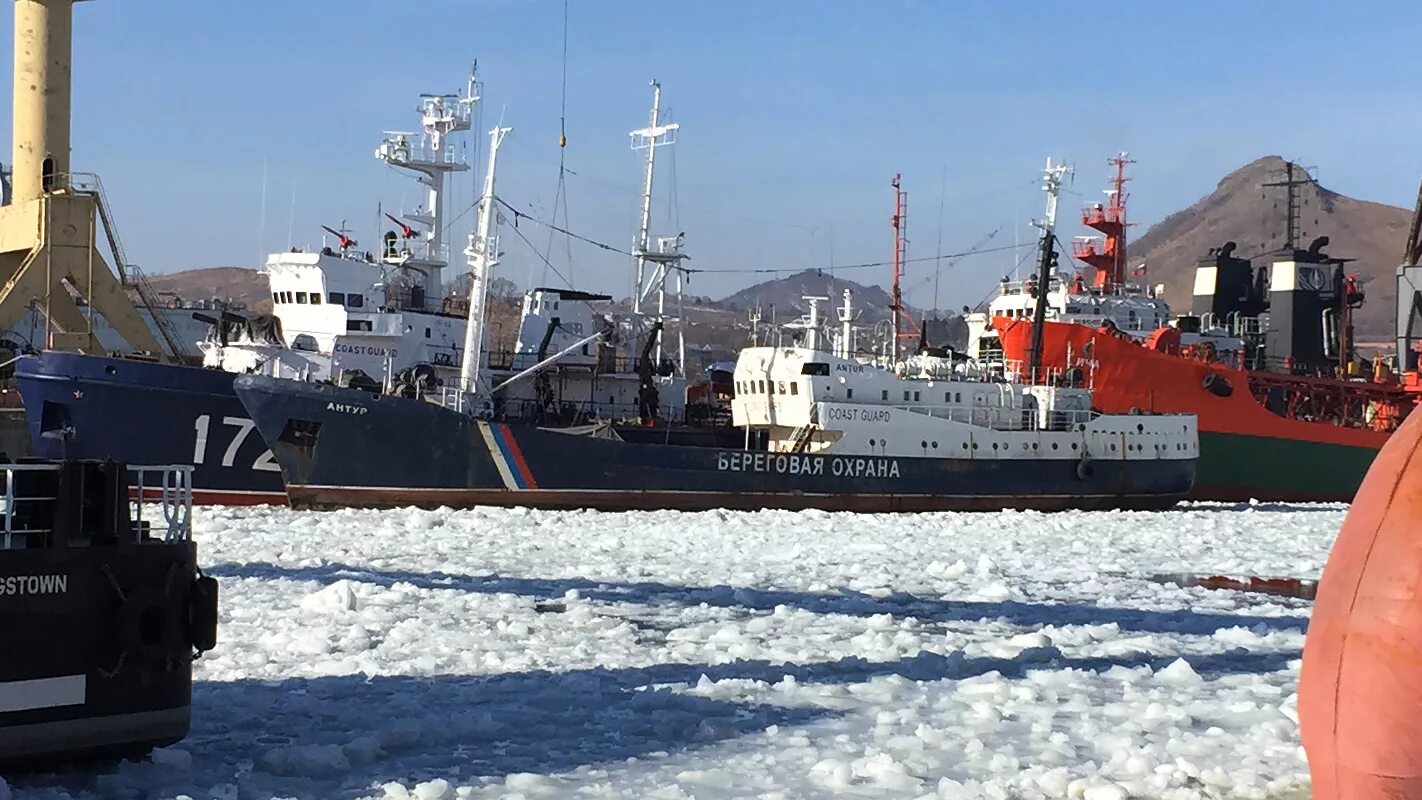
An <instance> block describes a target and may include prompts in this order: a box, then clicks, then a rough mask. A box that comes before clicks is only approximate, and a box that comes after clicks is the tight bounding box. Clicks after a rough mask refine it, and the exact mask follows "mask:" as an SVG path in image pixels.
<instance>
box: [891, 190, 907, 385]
mask: <svg viewBox="0 0 1422 800" xmlns="http://www.w3.org/2000/svg"><path fill="white" fill-rule="evenodd" d="M899 178H900V175H898V174H895V175H894V179H893V180H892V181H891V182H890V184H889V185H891V186H893V187H894V217H893V225H894V282H893V288H892V291H891V295H890V302H889V310H890V311H891V312H892V313H893V321H894V338H893V341H892V343H891V344H890V345H889V363H891V364H897V363H898V361H899V337H901V336H903V335H904V329H903V328H904V323H903V317H904V303H903V294H902V292H901V291H900V288H899V283H900V281H901V280H902V279H903V275H904V261H905V259H906V257H907V256H908V239H907V238H906V237H905V233H906V231H907V226H908V192H905V191H904V190H903V188H902V187H901V186H900V185H899Z"/></svg>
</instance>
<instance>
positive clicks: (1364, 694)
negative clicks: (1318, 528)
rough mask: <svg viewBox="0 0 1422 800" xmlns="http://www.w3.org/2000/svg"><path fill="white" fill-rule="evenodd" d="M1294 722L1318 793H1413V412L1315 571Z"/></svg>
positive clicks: (1351, 798)
mask: <svg viewBox="0 0 1422 800" xmlns="http://www.w3.org/2000/svg"><path fill="white" fill-rule="evenodd" d="M1299 726H1300V733H1301V735H1302V738H1303V746H1304V751H1305V752H1306V753H1307V755H1308V762H1309V771H1310V772H1311V773H1312V776H1313V796H1314V797H1315V798H1318V800H1372V798H1378V800H1382V798H1422V415H1418V414H1414V415H1411V416H1410V417H1409V418H1408V419H1407V421H1406V422H1405V423H1403V425H1402V427H1401V428H1399V429H1398V431H1397V433H1396V434H1394V435H1393V437H1392V438H1391V439H1390V440H1389V441H1388V442H1387V444H1386V445H1385V446H1384V447H1383V448H1382V451H1381V452H1380V453H1379V454H1378V457H1377V460H1376V461H1374V462H1373V465H1372V468H1371V469H1369V470H1368V473H1367V476H1366V477H1365V478H1364V479H1363V483H1362V486H1361V487H1360V488H1359V490H1358V494H1357V497H1356V498H1354V501H1353V505H1352V508H1351V509H1350V510H1349V512H1348V517H1347V520H1346V521H1345V522H1344V524H1343V530H1342V531H1341V532H1340V533H1339V535H1338V540H1337V542H1335V544H1334V545H1333V552H1332V553H1331V554H1330V555H1329V557H1328V564H1327V566H1325V567H1324V570H1323V577H1322V579H1321V580H1320V581H1319V586H1318V595H1317V599H1316V600H1315V603H1314V610H1313V617H1312V619H1311V620H1310V622H1309V630H1308V638H1307V642H1306V643H1305V646H1304V655H1303V670H1302V674H1301V675H1300V680H1299Z"/></svg>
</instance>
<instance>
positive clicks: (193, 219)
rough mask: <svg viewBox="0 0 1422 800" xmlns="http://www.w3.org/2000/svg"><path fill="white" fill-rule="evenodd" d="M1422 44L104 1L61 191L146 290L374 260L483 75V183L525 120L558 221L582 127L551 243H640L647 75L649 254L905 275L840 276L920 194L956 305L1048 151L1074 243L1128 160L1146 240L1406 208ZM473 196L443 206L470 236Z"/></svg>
mask: <svg viewBox="0 0 1422 800" xmlns="http://www.w3.org/2000/svg"><path fill="white" fill-rule="evenodd" d="M565 10H566V15H567V25H566V29H565V26H564V15H565ZM4 24H5V26H6V29H5V30H4V31H3V33H0V46H4V47H6V48H9V47H11V43H12V38H13V30H12V29H13V24H12V20H11V19H10V17H9V15H8V14H7V15H5V17H4ZM565 32H566V39H567V55H566V59H565V57H564V35H565ZM1419 40H1422V13H1419V12H1418V11H1417V9H1416V7H1415V4H1414V3H1410V2H1405V1H1404V0H1398V1H1397V2H1383V1H1382V0H1361V1H1360V2H1354V3H1351V4H1348V5H1346V6H1344V5H1339V4H1337V3H1324V2H1320V1H1319V0H1296V1H1295V2H1272V1H1270V0H1260V2H1244V3H1241V2H1238V1H1237V0H1234V1H1233V2H1218V1H1217V0H1197V1H1195V2H1189V3H1176V2H1171V3H1164V2H1158V1H1156V0H1150V1H1145V0H1143V1H1142V2H1118V3H1096V4H1092V3H1062V2H1039V3H1027V2H1010V1H1008V0H1004V1H1003V2H967V1H955V0H941V2H933V1H932V0H874V2H864V1H863V0H859V1H858V2H841V1H840V0H819V2H812V1H811V0H779V1H778V2H766V1H765V0H718V1H717V2H662V3H650V4H649V3H631V2H620V1H619V0H567V2H566V3H565V2H564V0H406V1H405V2H395V1H394V0H386V2H373V1H372V0H284V1H283V2H277V1H276V0H253V1H252V2H246V3H210V2H201V3H194V2H190V1H189V2H179V0H123V2H118V1H117V0H97V1H96V2H86V3H81V4H79V5H78V6H76V9H75V61H74V133H73V142H74V153H73V169H74V170H75V171H85V172H97V173H98V174H99V175H100V176H101V177H102V178H103V180H104V184H105V187H106V190H107V194H108V197H109V200H110V203H111V204H112V206H113V211H114V215H115V218H116V220H117V223H118V226H119V230H120V234H121V236H122V239H123V244H124V247H125V250H126V251H127V254H128V259H129V260H130V261H132V262H133V263H136V264H138V265H139V266H141V267H143V268H144V269H146V270H147V271H149V272H168V271H173V270H178V269H186V268H194V267H213V266H247V267H255V266H258V265H259V264H260V263H261V262H262V261H263V260H264V258H265V253H267V252H270V251H274V250H283V249H285V248H287V247H288V246H290V245H298V246H315V245H319V244H320V243H321V236H322V231H321V227H320V226H321V225H330V226H332V227H336V226H337V225H339V224H340V223H341V221H342V220H344V221H345V222H346V224H347V226H348V227H349V228H351V229H353V230H354V235H355V236H356V238H357V239H359V240H361V242H362V244H363V245H366V244H368V245H371V246H373V245H374V244H375V243H376V241H377V240H378V238H379V235H380V233H381V232H383V231H384V230H385V229H386V228H388V227H389V225H382V226H379V227H377V224H376V223H377V213H376V212H377V208H383V209H384V210H386V211H390V210H398V209H400V208H406V209H409V208H412V207H413V206H414V205H415V204H417V203H418V202H420V198H419V190H418V188H417V187H416V185H415V184H414V183H413V182H412V181H411V180H409V179H408V178H405V177H402V176H401V175H399V174H398V173H396V172H395V171H393V170H391V169H389V168H388V167H386V166H384V165H383V164H381V163H380V162H378V161H377V160H376V159H375V158H374V156H373V153H374V149H375V147H376V145H377V144H378V143H379V141H380V137H381V135H382V132H383V131H386V130H410V129H412V128H413V127H414V126H416V125H417V123H418V117H417V115H416V113H415V107H416V104H417V101H418V96H419V94H420V93H422V92H452V91H456V90H458V89H459V88H461V87H463V85H464V82H465V79H466V76H467V74H468V71H469V66H470V63H471V62H472V61H474V60H475V59H477V60H478V62H479V68H480V76H481V78H482V80H483V82H484V92H483V97H484V100H483V103H482V105H481V107H480V119H479V120H478V121H479V128H480V129H479V130H478V131H472V132H470V133H468V134H462V135H461V138H462V141H464V142H467V147H468V150H469V153H470V158H471V160H473V159H474V158H475V154H476V153H477V158H478V160H479V161H480V162H482V161H483V159H484V152H485V150H486V148H487V134H486V133H485V132H486V131H487V129H488V128H490V127H492V126H493V125H494V124H495V123H496V122H498V121H499V120H502V121H503V123H504V124H506V125H510V126H512V127H513V128H514V131H513V133H512V134H511V136H510V138H509V139H508V141H507V143H506V145H505V147H504V149H503V151H501V153H500V160H499V174H498V181H499V189H498V194H499V195H500V197H501V198H503V199H504V200H505V201H506V202H508V203H509V204H511V205H513V206H514V207H516V208H519V209H522V210H524V211H525V212H526V213H528V214H530V215H532V216H533V217H534V218H535V219H543V220H551V219H552V218H553V214H554V200H555V197H556V196H557V191H558V183H559V148H558V135H559V131H560V118H562V119H563V120H564V123H563V124H564V126H565V130H566V132H567V137H568V145H567V148H566V150H565V151H564V153H563V156H564V158H565V162H564V163H565V167H566V171H565V173H564V187H565V193H566V198H567V213H566V215H564V214H563V213H562V211H561V209H560V210H559V211H558V220H559V222H562V223H564V224H565V226H566V227H567V228H569V229H571V230H573V231H575V232H576V233H578V234H579V235H582V236H586V237H588V238H590V239H593V240H596V241H600V242H605V243H607V244H609V245H611V246H613V247H615V248H619V249H623V250H627V249H630V248H631V245H632V242H633V239H634V236H635V230H636V224H637V210H638V209H637V206H638V202H639V193H640V182H641V172H642V163H641V160H640V159H641V154H639V153H634V152H632V151H631V149H630V148H629V146H628V136H627V132H628V131H630V130H632V129H633V128H639V127H642V126H643V125H645V124H646V119H647V115H648V111H649V107H650V102H651V90H650V88H649V85H648V83H649V81H650V80H651V79H653V78H655V79H657V80H659V81H660V82H661V84H662V87H663V108H664V110H665V111H666V112H668V114H669V116H670V117H671V119H672V120H674V121H676V122H678V123H679V124H680V125H681V130H680V132H679V137H678V141H677V143H676V144H675V145H673V146H672V147H671V148H668V149H664V150H661V151H659V154H658V159H659V160H658V174H657V185H656V210H655V214H654V222H653V233H654V235H655V234H658V233H662V234H674V233H677V232H684V233H685V235H686V239H685V241H686V244H685V249H686V251H687V252H688V253H689V254H690V255H691V260H690V261H689V262H688V266H691V267H694V268H697V269H700V270H703V271H701V272H697V273H695V274H693V275H692V276H691V277H690V284H689V286H688V287H687V291H689V292H691V293H693V294H698V295H711V296H717V297H719V296H723V295H725V294H728V293H730V292H732V291H735V290H737V289H740V288H743V287H745V286H747V285H750V284H753V283H755V282H758V281H760V280H764V279H766V278H768V277H773V276H772V275H769V274H764V273H754V272H749V271H748V270H753V269H783V270H799V269H804V268H811V267H816V268H829V267H831V266H834V267H836V268H837V272H836V274H838V275H843V276H844V277H846V278H853V279H854V280H857V281H860V282H864V283H882V284H886V283H887V281H888V279H889V269H888V268H887V267H872V268H856V267H853V266H852V265H855V264H863V263H867V262H879V261H884V260H886V259H888V258H890V256H891V254H892V244H893V233H892V229H891V227H890V218H891V214H892V208H893V190H892V189H891V188H890V180H891V179H892V178H893V176H894V175H895V174H902V176H903V177H902V181H903V185H904V187H905V188H906V189H907V191H908V193H909V203H908V217H907V231H908V236H909V239H910V245H909V251H910V253H909V255H910V257H911V258H925V257H931V258H929V260H926V261H915V262H913V263H911V264H909V265H908V268H907V274H906V276H905V280H904V286H905V291H906V298H907V300H908V301H909V302H910V303H911V304H913V305H916V306H920V307H941V308H948V309H953V308H957V307H959V306H961V305H965V304H975V303H977V302H978V301H980V300H981V299H983V297H984V296H985V295H986V294H988V293H989V292H990V291H992V289H993V288H994V286H995V283H996V281H997V280H998V279H999V278H1000V277H1002V276H1003V275H1004V274H1005V273H1009V272H1011V271H1012V270H1013V269H1014V266H1015V264H1016V262H1017V261H1018V259H1019V258H1020V257H1021V256H1022V255H1023V254H1025V253H1026V252H1027V248H1020V249H1017V250H1006V251H997V252H991V253H983V254H978V255H973V256H969V257H965V258H961V259H951V258H943V259H938V258H936V256H937V254H940V253H959V252H964V251H968V250H971V249H973V248H974V246H975V245H978V246H983V247H987V248H996V247H999V246H1010V245H1013V244H1015V243H1029V242H1031V241H1032V240H1033V238H1034V236H1035V231H1034V229H1033V228H1032V227H1031V225H1030V221H1031V220H1032V219H1033V218H1039V217H1040V216H1041V213H1042V211H1041V209H1042V203H1043V196H1042V193H1041V191H1040V188H1039V186H1038V175H1039V173H1040V170H1041V168H1042V165H1043V162H1044V160H1045V159H1046V158H1047V157H1048V156H1052V157H1053V158H1055V159H1059V160H1065V161H1067V162H1068V163H1071V164H1073V165H1074V166H1075V169H1076V172H1075V175H1074V178H1073V180H1072V182H1071V183H1070V184H1069V185H1068V187H1067V192H1066V194H1065V195H1064V197H1063V199H1062V203H1063V206H1062V207H1063V215H1062V219H1063V223H1062V226H1061V228H1060V230H1059V234H1060V235H1062V238H1063V239H1065V238H1067V236H1071V235H1075V234H1077V233H1080V230H1079V229H1078V227H1077V226H1076V225H1075V221H1074V217H1075V211H1076V209H1077V207H1078V206H1081V205H1083V204H1086V203H1091V202H1095V201H1097V200H1098V199H1100V198H1101V197H1102V196H1103V195H1101V193H1100V191H1101V189H1102V188H1104V186H1105V182H1106V179H1107V177H1108V172H1109V168H1108V166H1107V164H1106V159H1107V158H1108V157H1110V156H1111V155H1113V154H1115V153H1117V152H1118V151H1128V152H1129V153H1130V154H1131V156H1132V157H1133V158H1134V159H1135V160H1136V161H1137V163H1136V164H1134V165H1133V166H1132V167H1131V174H1132V176H1133V178H1134V180H1133V182H1132V183H1131V185H1130V186H1131V207H1130V216H1131V219H1133V220H1134V221H1136V222H1137V223H1139V224H1140V226H1141V227H1138V228H1136V229H1135V233H1136V235H1139V233H1141V232H1143V231H1144V229H1145V227H1146V226H1148V225H1149V224H1150V223H1153V222H1155V221H1158V220H1159V219H1161V218H1162V217H1164V216H1166V215H1167V214H1169V213H1171V212H1172V211H1175V210H1178V209H1180V208H1183V207H1185V206H1187V205H1189V204H1190V203H1192V202H1194V201H1195V200H1197V199H1199V198H1200V197H1202V196H1204V195H1205V194H1208V193H1209V192H1210V190H1211V189H1213V187H1214V185H1215V183H1216V182H1217V181H1218V180H1219V179H1220V178H1221V177H1223V176H1224V175H1225V174H1226V173H1228V172H1230V171H1231V170H1233V169H1236V168H1238V167H1240V166H1242V165H1243V164H1245V163H1248V162H1249V161H1252V160H1253V159H1255V158H1258V157H1260V156H1264V155H1270V154H1277V155H1283V156H1285V157H1288V158H1292V159H1295V160H1298V161H1301V162H1303V163H1306V164H1309V165H1315V166H1317V168H1318V170H1317V176H1318V177H1319V179H1320V180H1321V182H1322V183H1324V185H1326V186H1328V187H1329V188H1331V189H1334V190H1335V191H1340V192H1343V193H1344V194H1348V195H1351V196H1354V197H1359V198H1363V199H1368V200H1374V201H1379V202H1385V203H1391V204H1394V205H1401V206H1407V207H1411V205H1412V201H1413V198H1414V197H1415V192H1416V190H1417V181H1418V177H1419V175H1422V138H1419V136H1418V131H1419V130H1422V89H1419V86H1422V84H1419V82H1418V77H1419V76H1418V75H1417V74H1416V61H1415V57H1416V42H1417V41H1419ZM10 58H11V56H10V55H9V54H8V53H6V54H4V55H0V59H4V60H5V61H7V62H8V61H9V59H10ZM1409 67H1410V68H1411V70H1412V72H1411V73H1410V74H1409V71H1408V70H1409ZM565 72H566V80H565V78H564V75H565ZM0 89H3V90H4V91H5V92H6V94H5V96H4V97H3V98H0V102H3V103H4V104H5V105H8V104H9V95H8V86H6V87H0ZM564 96H566V106H565V107H564V106H563V99H562V98H563V97H564ZM0 135H5V136H7V139H6V141H5V143H4V146H3V149H0V154H8V152H9V142H8V130H6V131H3V132H0ZM461 146H463V145H461ZM0 158H5V159H6V160H7V161H8V156H5V155H0ZM475 180H477V176H476V175H475V174H473V173H472V172H471V173H465V174H463V175H459V176H456V178H455V180H454V182H453V184H454V185H453V186H452V188H451V192H450V197H449V200H448V206H447V207H448V208H450V209H451V215H452V216H457V217H458V218H457V219H456V220H455V221H454V222H453V223H452V225H451V227H450V234H451V238H452V240H453V241H455V242H456V243H459V244H462V243H463V242H464V240H465V237H466V236H467V234H468V232H469V230H470V228H471V227H472V224H473V216H474V215H473V214H472V213H471V212H469V210H468V209H469V207H470V205H471V203H472V202H473V200H474V199H475V198H476V195H477V190H476V186H475ZM511 222H512V220H507V221H506V224H505V230H504V232H503V240H502V241H503V247H504V250H505V253H506V255H505V258H504V260H503V263H502V264H500V265H499V266H498V267H497V270H498V272H499V274H500V275H501V276H503V277H507V278H509V279H511V280H513V281H514V282H515V283H517V284H518V285H519V286H521V287H528V286H530V285H572V286H574V287H576V288H580V289H584V290H590V291H606V292H609V293H612V294H615V295H618V296H625V295H627V294H629V293H630V289H631V282H632V278H631V276H632V272H633V270H632V265H631V259H630V258H628V257H626V256H621V255H618V254H616V253H613V252H609V251H606V250H601V249H598V248H594V247H591V246H588V245H585V244H580V243H576V242H574V243H571V244H569V243H568V242H567V241H566V240H565V239H563V238H562V237H555V238H552V239H551V240H550V235H549V233H548V232H547V231H546V230H540V229H539V228H538V226H537V225H536V224H534V223H531V222H528V221H523V222H522V223H520V225H519V226H518V230H517V231H514V230H513V229H512V226H511ZM519 234H522V237H521V236H520V235H519ZM989 234H992V238H991V239H989V240H987V242H986V244H985V245H983V244H982V243H983V241H984V240H985V239H986V238H987V237H988V236H989ZM523 237H526V238H527V239H528V240H529V241H530V242H531V243H532V245H533V247H530V246H529V245H528V244H525V242H524V241H523V240H522V238H523ZM550 245H551V247H550ZM535 248H536V250H537V251H539V252H543V253H545V254H546V255H547V258H548V260H549V262H551V268H550V267H549V266H548V265H545V264H544V263H543V262H542V260H541V259H540V256H539V255H538V252H535ZM456 269H457V266H456Z"/></svg>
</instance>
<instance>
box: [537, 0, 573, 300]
mask: <svg viewBox="0 0 1422 800" xmlns="http://www.w3.org/2000/svg"><path fill="white" fill-rule="evenodd" d="M567 152H568V0H563V78H562V86H561V89H560V90H559V98H558V190H557V191H556V192H554V193H553V210H552V214H553V222H555V223H556V222H557V221H558V210H559V207H560V206H561V208H562V211H563V224H564V225H567V224H568V193H567V175H568V168H567ZM556 233H557V231H555V230H553V229H552V228H549V229H548V247H547V248H545V252H544V253H540V254H539V257H540V258H541V259H542V260H543V262H544V264H545V267H544V272H543V283H547V282H548V269H550V268H552V260H551V256H552V255H553V238H554V235H555V234H556ZM563 242H564V245H565V246H566V249H567V266H568V274H569V276H571V275H572V273H573V243H572V242H571V241H568V240H567V238H564V240H563ZM535 252H537V251H535ZM554 274H555V275H556V274H558V271H557V270H554ZM559 277H560V278H561V277H562V275H559ZM563 280H564V281H567V282H568V285H569V286H572V281H571V280H569V279H568V278H563Z"/></svg>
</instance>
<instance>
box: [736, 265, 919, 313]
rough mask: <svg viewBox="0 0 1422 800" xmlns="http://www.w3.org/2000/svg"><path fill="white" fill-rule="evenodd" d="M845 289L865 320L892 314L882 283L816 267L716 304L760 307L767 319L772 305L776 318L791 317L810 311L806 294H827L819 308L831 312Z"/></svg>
mask: <svg viewBox="0 0 1422 800" xmlns="http://www.w3.org/2000/svg"><path fill="white" fill-rule="evenodd" d="M845 289H850V290H853V292H854V306H855V307H856V308H858V309H859V310H860V311H862V312H863V314H864V316H863V319H864V320H872V321H878V320H881V319H888V318H889V293H888V292H886V291H884V289H883V288H882V287H880V286H877V285H873V286H869V285H865V284H862V283H857V282H855V281H852V280H846V279H845V278H843V277H840V276H838V275H835V276H831V275H830V274H829V273H828V272H825V271H823V270H817V269H807V270H805V271H803V272H797V273H795V274H794V275H787V276H786V277H784V278H775V279H773V280H768V281H762V282H760V283H757V284H755V285H754V286H749V287H746V288H745V289H742V290H740V291H739V292H736V293H734V294H732V295H730V296H728V297H726V298H724V299H722V300H720V301H718V302H717V305H718V306H721V307H723V308H725V309H727V310H729V311H748V310H750V309H752V308H756V307H759V308H760V309H761V311H762V314H763V315H764V318H765V319H767V320H768V319H770V313H771V309H772V308H774V310H775V317H776V318H777V319H779V320H784V321H789V320H791V319H794V318H795V317H796V316H799V315H800V314H803V313H805V312H807V311H809V304H808V303H806V302H805V297H806V296H810V297H828V298H829V302H828V303H822V304H820V308H821V309H822V310H824V311H826V312H827V313H832V312H829V307H830V306H838V305H839V304H840V303H841V302H842V298H843V294H844V290H845ZM910 312H911V313H913V314H914V316H915V317H917V316H918V312H916V311H913V310H910Z"/></svg>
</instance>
